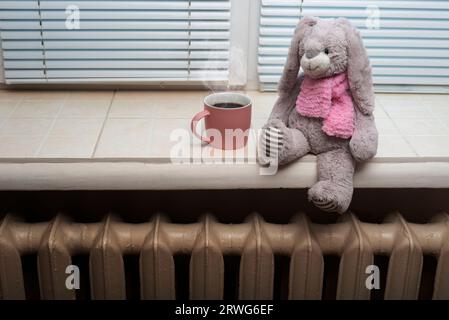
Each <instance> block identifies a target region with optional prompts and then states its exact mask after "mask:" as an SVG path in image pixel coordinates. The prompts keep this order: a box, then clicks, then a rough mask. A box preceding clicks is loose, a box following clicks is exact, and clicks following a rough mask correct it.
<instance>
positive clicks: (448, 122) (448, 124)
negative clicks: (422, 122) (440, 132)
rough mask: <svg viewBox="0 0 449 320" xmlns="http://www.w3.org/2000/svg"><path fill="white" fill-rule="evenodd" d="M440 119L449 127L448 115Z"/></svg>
mask: <svg viewBox="0 0 449 320" xmlns="http://www.w3.org/2000/svg"><path fill="white" fill-rule="evenodd" d="M440 121H441V122H442V123H443V124H444V125H445V126H446V128H448V129H449V116H448V117H444V118H440Z"/></svg>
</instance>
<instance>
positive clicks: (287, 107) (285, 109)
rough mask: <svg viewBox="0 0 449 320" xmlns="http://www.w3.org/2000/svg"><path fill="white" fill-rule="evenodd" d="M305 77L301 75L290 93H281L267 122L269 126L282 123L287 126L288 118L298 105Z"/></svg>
mask: <svg viewBox="0 0 449 320" xmlns="http://www.w3.org/2000/svg"><path fill="white" fill-rule="evenodd" d="M303 79H304V75H303V74H300V75H299V76H298V78H297V79H296V83H295V85H294V86H293V88H292V89H291V90H290V91H287V92H286V91H279V98H278V99H277V101H276V103H275V104H274V106H273V109H272V111H271V114H270V116H269V118H268V121H267V126H269V125H270V124H271V123H274V122H278V121H279V120H280V121H282V122H283V123H284V124H285V125H287V122H288V117H289V115H290V113H291V112H292V110H293V109H294V107H295V105H296V99H297V97H298V94H299V91H300V89H301V83H302V80H303Z"/></svg>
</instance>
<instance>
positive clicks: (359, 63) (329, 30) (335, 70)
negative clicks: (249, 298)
mask: <svg viewBox="0 0 449 320" xmlns="http://www.w3.org/2000/svg"><path fill="white" fill-rule="evenodd" d="M300 67H302V69H303V71H304V74H305V75H306V76H308V77H310V78H314V79H319V78H325V77H330V76H333V75H336V74H339V73H342V72H347V74H348V80H349V86H350V89H351V92H352V95H353V98H354V100H355V102H356V104H357V105H358V106H359V109H360V110H361V111H362V112H363V113H371V112H372V110H373V108H374V94H373V88H372V76H371V66H370V63H369V59H368V55H367V52H366V50H365V47H364V46H363V42H362V39H361V37H360V34H359V32H358V31H357V30H356V28H355V27H353V26H352V25H351V23H350V22H349V21H348V20H347V19H345V18H339V19H317V18H303V19H301V20H300V22H299V23H298V26H297V27H296V30H295V34H294V36H293V39H292V42H291V46H290V50H289V53H288V57H287V62H286V64H285V68H284V73H283V75H282V78H281V81H280V83H279V91H280V93H281V94H282V93H289V92H290V91H291V90H292V89H293V87H294V85H295V83H296V79H297V77H298V72H299V68H300Z"/></svg>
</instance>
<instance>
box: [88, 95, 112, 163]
mask: <svg viewBox="0 0 449 320" xmlns="http://www.w3.org/2000/svg"><path fill="white" fill-rule="evenodd" d="M116 93H117V90H114V92H113V94H112V98H111V102H110V103H109V107H108V111H107V112H106V115H105V117H104V119H103V124H102V125H101V129H100V132H99V134H98V138H97V141H95V145H94V150H93V151H92V154H91V156H90V157H89V158H90V159H92V158H95V154H96V153H97V149H98V144H99V143H100V139H101V137H102V135H103V131H104V128H105V126H106V122H107V121H108V119H109V113H110V112H111V109H112V104H113V103H114V100H115V96H116Z"/></svg>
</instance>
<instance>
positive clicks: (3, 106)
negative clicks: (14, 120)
mask: <svg viewBox="0 0 449 320" xmlns="http://www.w3.org/2000/svg"><path fill="white" fill-rule="evenodd" d="M18 102H19V101H18V100H0V118H6V117H8V116H9V115H11V113H12V112H13V110H14V108H15V107H16V106H17V104H18Z"/></svg>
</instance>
